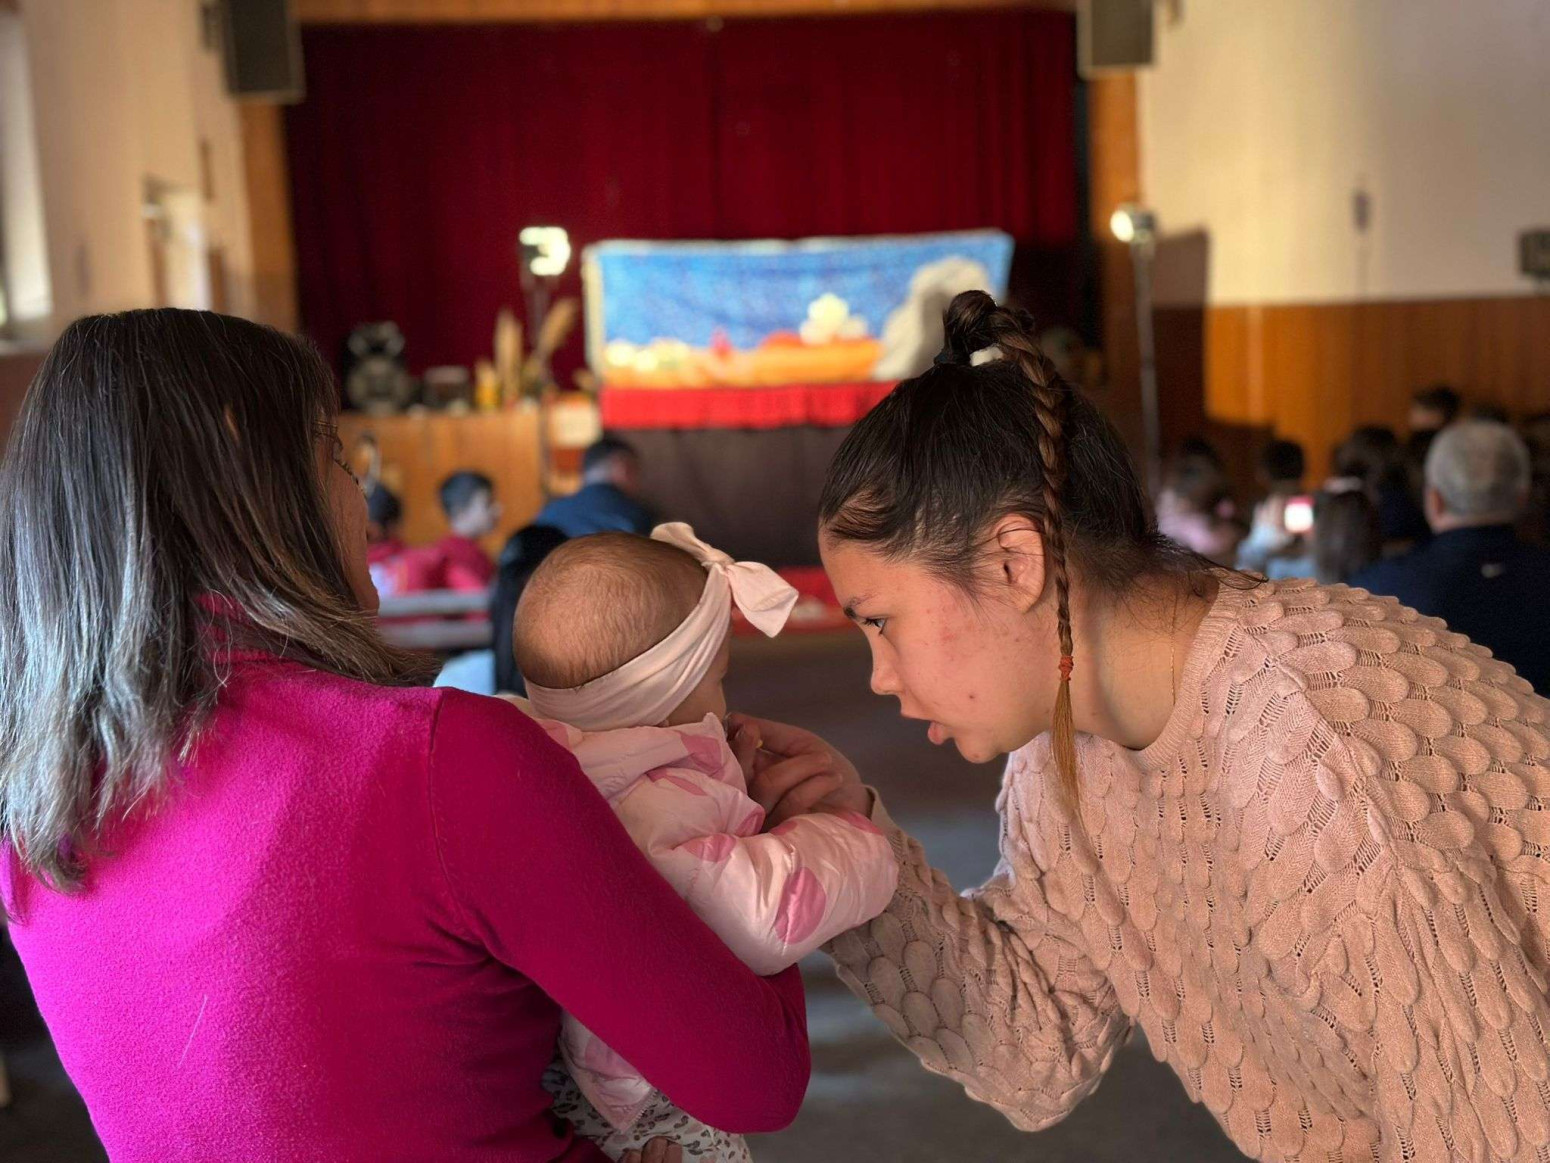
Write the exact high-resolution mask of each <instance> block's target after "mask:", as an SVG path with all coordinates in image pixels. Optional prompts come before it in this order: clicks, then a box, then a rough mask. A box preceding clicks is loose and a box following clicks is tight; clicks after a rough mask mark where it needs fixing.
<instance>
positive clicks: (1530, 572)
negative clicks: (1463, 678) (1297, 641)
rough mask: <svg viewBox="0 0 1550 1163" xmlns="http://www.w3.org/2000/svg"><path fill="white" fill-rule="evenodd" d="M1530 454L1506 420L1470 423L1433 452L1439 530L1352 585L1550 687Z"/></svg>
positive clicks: (1548, 631) (1547, 559)
mask: <svg viewBox="0 0 1550 1163" xmlns="http://www.w3.org/2000/svg"><path fill="white" fill-rule="evenodd" d="M1529 479H1530V473H1529V453H1528V448H1527V446H1525V445H1524V443H1523V440H1522V439H1521V438H1520V437H1519V436H1518V434H1517V433H1515V432H1514V431H1513V430H1512V429H1511V428H1509V427H1507V426H1506V425H1505V424H1498V423H1495V422H1493V421H1487V420H1466V421H1462V422H1459V423H1456V424H1454V425H1452V426H1450V427H1448V428H1446V429H1444V430H1443V431H1442V432H1440V433H1438V435H1437V438H1436V440H1435V441H1433V443H1432V448H1431V451H1430V453H1429V454H1428V455H1427V458H1426V517H1427V521H1428V523H1429V524H1430V525H1431V527H1432V531H1433V533H1434V534H1435V536H1434V537H1433V538H1432V540H1431V542H1430V543H1429V544H1427V545H1426V546H1424V547H1422V548H1420V549H1417V550H1415V551H1413V552H1411V553H1408V554H1406V555H1405V556H1403V557H1398V558H1393V559H1391V560H1389V561H1384V562H1380V563H1379V564H1377V565H1375V566H1373V567H1372V568H1371V569H1367V570H1364V571H1362V572H1361V573H1359V574H1358V575H1356V577H1354V578H1353V579H1352V582H1351V584H1352V585H1356V586H1360V587H1362V588H1363V589H1366V590H1371V591H1372V592H1373V593H1375V594H1388V595H1392V596H1393V597H1396V598H1398V599H1399V600H1400V601H1401V602H1403V603H1404V604H1405V605H1407V606H1411V607H1414V608H1415V609H1416V610H1418V611H1420V612H1421V613H1422V614H1426V615H1429V616H1432V617H1437V618H1441V619H1443V620H1444V621H1445V622H1447V623H1448V627H1449V628H1450V629H1452V630H1456V631H1458V632H1459V633H1460V634H1465V635H1468V636H1469V638H1471V639H1472V640H1474V641H1475V642H1478V643H1479V644H1480V645H1482V646H1487V647H1489V648H1490V649H1491V651H1492V652H1493V653H1494V654H1495V655H1496V656H1497V657H1498V658H1501V659H1503V660H1505V661H1507V662H1510V663H1511V664H1512V665H1513V666H1514V667H1515V668H1516V669H1517V671H1518V673H1519V674H1520V675H1522V676H1523V677H1524V678H1526V679H1528V681H1529V682H1530V683H1532V684H1533V686H1534V689H1535V690H1536V691H1538V692H1539V693H1540V694H1547V693H1550V615H1547V614H1546V610H1545V599H1546V595H1547V594H1550V550H1545V549H1541V548H1538V547H1536V546H1531V545H1527V544H1525V543H1524V542H1522V541H1520V540H1519V539H1518V536H1517V533H1516V532H1515V530H1514V525H1515V523H1516V522H1517V520H1518V516H1519V514H1520V513H1521V511H1522V509H1523V506H1524V504H1525V503H1526V502H1527V500H1528V495H1529Z"/></svg>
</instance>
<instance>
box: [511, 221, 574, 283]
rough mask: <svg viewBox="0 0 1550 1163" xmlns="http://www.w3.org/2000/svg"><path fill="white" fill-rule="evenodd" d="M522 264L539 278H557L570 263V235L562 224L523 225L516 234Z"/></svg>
mask: <svg viewBox="0 0 1550 1163" xmlns="http://www.w3.org/2000/svg"><path fill="white" fill-rule="evenodd" d="M517 239H518V241H519V242H520V243H521V244H522V265H523V267H524V268H525V269H526V270H527V272H528V273H529V274H532V275H535V276H537V277H538V278H541V279H557V278H559V277H560V276H561V275H563V274H564V273H565V268H566V267H568V266H569V265H570V235H569V234H567V233H566V232H565V227H563V226H524V227H523V228H522V233H521V234H519V235H518V236H517Z"/></svg>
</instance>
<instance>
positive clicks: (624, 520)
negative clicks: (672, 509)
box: [533, 436, 656, 537]
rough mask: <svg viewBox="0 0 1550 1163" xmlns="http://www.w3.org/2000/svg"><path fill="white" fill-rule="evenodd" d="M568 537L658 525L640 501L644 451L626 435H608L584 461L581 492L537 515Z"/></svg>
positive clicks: (644, 529)
mask: <svg viewBox="0 0 1550 1163" xmlns="http://www.w3.org/2000/svg"><path fill="white" fill-rule="evenodd" d="M533 524H535V525H548V526H550V527H552V528H554V529H558V530H559V531H560V532H561V533H564V534H565V536H566V537H585V536H587V535H588V534H589V533H640V534H646V533H650V532H651V530H652V527H653V526H654V525H655V524H656V518H655V516H654V515H653V514H652V512H651V510H650V509H648V508H646V506H645V505H643V504H641V502H640V454H639V453H637V452H636V451H635V449H634V447H633V446H632V445H630V444H627V443H626V442H624V441H623V440H617V439H615V438H613V437H609V436H605V437H603V439H601V440H599V441H598V442H597V443H596V444H594V445H592V447H591V448H589V449H587V451H586V455H585V456H584V458H583V459H582V462H581V491H580V492H578V493H575V494H573V495H572V496H569V497H556V498H555V499H554V500H552V501H550V502H549V503H548V504H547V505H545V506H544V507H543V510H542V511H541V512H540V513H539V514H538V516H536V517H534V518H533Z"/></svg>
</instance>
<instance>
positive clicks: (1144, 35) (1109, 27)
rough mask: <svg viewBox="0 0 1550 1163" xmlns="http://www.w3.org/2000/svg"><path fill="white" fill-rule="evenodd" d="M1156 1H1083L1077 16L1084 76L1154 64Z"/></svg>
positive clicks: (1077, 35)
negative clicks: (1153, 10) (1153, 44)
mask: <svg viewBox="0 0 1550 1163" xmlns="http://www.w3.org/2000/svg"><path fill="white" fill-rule="evenodd" d="M1153 3H1154V0H1082V3H1081V6H1080V7H1079V8H1078V9H1077V16H1076V51H1077V67H1078V68H1079V69H1080V70H1081V73H1082V76H1083V77H1092V76H1097V75H1101V74H1103V73H1108V72H1117V71H1124V70H1127V69H1140V68H1145V67H1146V66H1147V65H1150V64H1151V63H1152V5H1153Z"/></svg>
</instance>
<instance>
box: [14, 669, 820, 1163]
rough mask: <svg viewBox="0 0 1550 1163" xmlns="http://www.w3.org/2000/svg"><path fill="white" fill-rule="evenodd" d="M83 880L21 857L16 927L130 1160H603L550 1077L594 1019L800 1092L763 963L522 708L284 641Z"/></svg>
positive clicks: (799, 1004) (683, 1070)
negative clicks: (286, 646)
mask: <svg viewBox="0 0 1550 1163" xmlns="http://www.w3.org/2000/svg"><path fill="white" fill-rule="evenodd" d="M102 848H103V851H104V853H105V854H104V855H103V856H101V857H99V858H98V859H96V860H95V861H94V862H93V864H92V867H91V871H90V875H89V877H88V881H87V884H86V887H85V890H84V891H83V892H81V893H78V894H74V895H69V896H65V895H61V894H58V893H55V892H52V891H49V890H47V889H44V888H42V887H40V886H38V885H36V884H35V883H33V882H31V881H30V880H26V879H24V878H21V877H20V876H19V875H18V873H17V871H16V867H15V863H14V860H13V859H11V858H9V857H7V858H6V859H4V860H0V890H3V892H4V896H5V900H6V902H7V905H8V906H9V907H10V908H11V910H12V912H13V914H15V917H16V919H15V922H14V923H13V927H12V930H11V935H12V937H13V939H14V941H15V944H16V947H17V949H18V951H19V952H20V953H21V957H22V960H23V962H24V963H25V965H26V968H27V973H28V976H29V978H30V979H31V982H32V985H33V988H34V990H35V991H36V993H37V997H38V1004H39V1006H40V1007H41V1009H42V1011H43V1016H44V1018H45V1019H46V1021H47V1022H48V1025H49V1029H50V1031H51V1032H52V1033H53V1036H54V1039H55V1042H56V1044H57V1045H58V1048H59V1053H60V1057H61V1058H62V1059H63V1061H64V1064H65V1068H66V1069H67V1070H68V1071H69V1073H70V1076H71V1078H72V1079H73V1080H74V1081H75V1083H76V1085H77V1086H78V1087H79V1088H80V1091H81V1093H82V1095H83V1096H84V1098H85V1100H86V1104H87V1107H88V1108H89V1110H90V1111H91V1115H92V1119H93V1121H94V1122H95V1124H96V1127H97V1130H98V1133H99V1134H100V1135H101V1137H102V1140H103V1143H104V1145H105V1146H106V1147H107V1150H108V1152H109V1154H110V1156H111V1157H112V1158H113V1159H114V1160H115V1161H128V1163H132V1161H136V1160H155V1161H157V1163H177V1161H183V1160H228V1159H234V1158H246V1159H273V1160H291V1159H329V1160H334V1161H342V1160H362V1161H366V1160H370V1161H372V1163H383V1161H389V1160H416V1161H420V1160H428V1159H436V1160H439V1161H454V1163H456V1161H463V1160H524V1161H526V1160H566V1161H578V1160H595V1159H601V1158H603V1156H602V1155H601V1154H600V1153H598V1152H597V1150H596V1149H595V1148H593V1147H592V1146H591V1145H590V1144H587V1143H585V1142H582V1141H580V1140H575V1139H573V1138H572V1136H571V1135H570V1133H569V1131H568V1129H566V1128H563V1127H557V1126H556V1125H555V1121H554V1120H553V1119H552V1118H551V1117H550V1115H549V1105H550V1100H549V1097H548V1096H547V1095H546V1094H545V1093H544V1091H543V1089H542V1087H541V1085H540V1076H541V1074H542V1072H543V1070H544V1067H545V1066H547V1065H548V1063H549V1062H550V1061H551V1060H552V1058H553V1057H554V1053H555V1038H556V1034H557V1032H558V1030H559V1023H560V1012H561V1008H562V1007H563V1008H564V1009H565V1010H567V1011H569V1012H570V1013H572V1014H575V1015H576V1016H577V1017H578V1018H580V1019H581V1020H582V1021H584V1022H585V1023H586V1024H587V1026H588V1027H590V1028H591V1029H593V1030H595V1031H596V1032H597V1033H598V1035H599V1036H600V1037H603V1038H605V1039H606V1040H607V1041H608V1042H609V1043H610V1044H611V1045H613V1046H614V1047H616V1048H617V1049H618V1050H619V1051H620V1053H622V1054H625V1055H626V1056H627V1057H628V1059H629V1061H630V1062H632V1063H633V1064H634V1065H635V1066H636V1067H637V1068H639V1069H640V1071H641V1072H642V1073H643V1074H644V1075H645V1076H646V1077H647V1078H649V1079H650V1080H651V1082H652V1083H653V1084H655V1085H656V1086H657V1087H659V1088H660V1089H661V1090H662V1091H663V1092H664V1093H666V1094H667V1095H668V1096H669V1097H670V1098H671V1099H672V1100H673V1101H674V1102H675V1103H677V1104H678V1105H679V1106H681V1107H682V1108H683V1109H684V1110H686V1111H688V1112H689V1113H691V1114H693V1115H695V1116H696V1117H698V1118H700V1119H703V1120H704V1121H706V1122H708V1123H711V1124H712V1125H715V1126H719V1127H723V1128H726V1129H728V1130H731V1131H737V1132H755V1131H768V1130H774V1129H777V1128H779V1127H781V1126H784V1125H785V1124H786V1123H787V1122H789V1121H790V1119H791V1118H792V1117H793V1116H794V1115H795V1113H796V1110H797V1107H798V1106H799V1104H800V1102H801V1099H802V1095H803V1091H804V1090H805V1087H806V1083H807V1077H808V1065H809V1063H808V1049H807V1036H806V1029H805V1017H804V1010H803V999H802V990H801V984H800V981H799V979H798V977H797V975H796V972H795V970H788V971H786V972H785V973H783V974H781V975H780V976H778V977H774V978H760V977H757V976H755V974H754V973H753V972H752V971H751V970H749V969H748V968H747V967H746V966H744V965H743V964H742V963H740V962H739V961H738V960H737V958H736V957H735V956H734V955H733V954H732V953H731V952H730V951H729V950H728V949H727V947H726V946H725V945H724V944H722V942H721V941H720V940H718V939H717V938H716V937H715V935H714V934H712V933H711V931H710V930H709V929H707V928H706V927H705V925H704V924H703V923H701V922H700V921H699V920H698V919H697V918H696V917H695V916H694V914H693V913H692V912H691V911H690V910H689V908H688V906H687V905H685V904H684V902H683V901H681V900H680V899H679V898H678V896H677V894H676V893H674V891H673V890H672V889H671V888H670V887H669V886H668V885H667V884H666V882H664V881H663V880H662V878H661V877H660V876H658V875H657V873H656V872H655V871H653V869H652V868H651V866H650V865H649V864H648V863H647V861H646V858H645V857H644V856H642V855H641V854H640V853H639V851H637V849H636V848H635V846H634V844H632V843H631V841H630V837H629V836H628V835H627V834H626V832H625V830H624V828H623V827H622V826H621V825H620V823H619V821H618V820H617V819H616V818H615V817H614V815H613V813H612V812H611V811H610V810H609V808H608V805H607V804H606V803H605V802H604V800H603V798H602V797H601V796H600V795H598V793H597V791H596V790H595V789H594V788H593V786H592V785H591V784H590V783H589V782H588V781H587V779H586V778H585V777H584V776H583V775H582V774H581V772H580V770H579V769H578V768H577V766H576V763H575V761H574V760H573V759H572V758H571V757H570V756H569V755H567V754H566V753H565V752H564V751H563V750H562V749H561V748H560V747H558V746H557V745H555V744H554V743H553V742H551V741H550V740H549V739H548V738H547V737H546V736H545V735H544V733H543V731H542V730H541V729H540V728H539V727H537V726H536V725H535V724H534V723H533V722H532V721H531V720H529V719H527V718H526V717H525V716H523V715H522V714H521V713H520V712H519V711H517V710H516V709H515V708H514V707H510V706H508V705H506V704H505V703H502V702H499V701H497V700H494V699H483V698H479V697H477V696H473V695H467V694H463V693H461V692H458V691H453V690H419V689H416V690H390V689H384V688H380V687H373V686H369V685H366V684H363V683H358V682H352V681H348V680H345V679H341V678H338V677H335V676H331V675H326V674H322V673H319V672H317V671H314V670H309V669H306V668H304V667H301V666H299V665H295V664H292V663H282V662H279V661H276V660H273V659H247V660H244V661H241V662H239V663H238V665H237V666H236V669H235V672H234V674H233V677H232V681H231V683H230V684H229V685H228V686H227V687H226V689H225V690H224V692H223V693H222V696H221V701H220V705H219V707H218V709H217V711H216V712H215V715H214V719H213V722H212V727H211V730H210V733H209V734H208V736H207V737H206V738H205V741H204V743H203V745H202V746H201V748H200V750H199V752H198V754H197V755H196V757H195V759H194V762H193V763H192V764H191V765H190V766H188V767H187V769H186V770H184V771H183V773H182V775H181V779H180V780H179V781H178V782H175V783H174V784H173V785H172V786H171V788H170V790H169V792H168V794H167V797H166V800H165V802H164V803H163V804H162V806H161V807H160V809H159V810H157V811H155V812H140V813H137V814H136V815H135V816H134V817H132V818H131V819H130V821H128V822H127V823H125V824H123V825H121V826H119V827H117V828H116V829H114V830H112V831H111V832H110V833H109V834H108V835H106V836H105V837H104V838H103V844H102Z"/></svg>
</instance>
